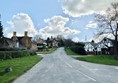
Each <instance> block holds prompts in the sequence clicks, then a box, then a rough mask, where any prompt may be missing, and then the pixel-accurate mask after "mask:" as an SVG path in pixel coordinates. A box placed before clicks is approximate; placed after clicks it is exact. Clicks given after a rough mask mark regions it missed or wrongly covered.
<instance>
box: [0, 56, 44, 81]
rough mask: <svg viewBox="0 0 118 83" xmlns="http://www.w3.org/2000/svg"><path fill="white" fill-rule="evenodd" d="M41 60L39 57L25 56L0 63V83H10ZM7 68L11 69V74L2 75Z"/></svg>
mask: <svg viewBox="0 0 118 83" xmlns="http://www.w3.org/2000/svg"><path fill="white" fill-rule="evenodd" d="M41 59H42V58H41V57H39V56H26V57H22V58H15V59H11V60H4V61H0V83H11V82H12V81H13V80H14V79H16V78H17V77H18V76H20V75H21V74H23V73H24V72H26V71H27V70H29V69H30V68H31V67H32V66H34V65H35V64H36V63H37V62H39V61H40V60H41ZM8 66H11V67H12V68H13V71H12V72H9V73H3V72H4V69H5V68H6V67H8Z"/></svg>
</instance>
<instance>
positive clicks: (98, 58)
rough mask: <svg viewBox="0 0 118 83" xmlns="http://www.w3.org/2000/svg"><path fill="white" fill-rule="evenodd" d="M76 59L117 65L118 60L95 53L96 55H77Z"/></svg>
mask: <svg viewBox="0 0 118 83" xmlns="http://www.w3.org/2000/svg"><path fill="white" fill-rule="evenodd" d="M76 59H78V60H81V61H87V62H92V63H98V64H105V65H114V66H118V60H115V59H113V58H112V57H111V56H105V55H97V56H86V57H77V58H76Z"/></svg>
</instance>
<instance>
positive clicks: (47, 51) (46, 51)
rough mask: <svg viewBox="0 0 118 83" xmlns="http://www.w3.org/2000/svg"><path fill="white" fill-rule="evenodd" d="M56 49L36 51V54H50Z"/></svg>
mask: <svg viewBox="0 0 118 83" xmlns="http://www.w3.org/2000/svg"><path fill="white" fill-rule="evenodd" d="M56 49H57V48H48V49H47V50H43V51H37V52H36V53H37V54H50V53H52V52H54V51H55V50H56Z"/></svg>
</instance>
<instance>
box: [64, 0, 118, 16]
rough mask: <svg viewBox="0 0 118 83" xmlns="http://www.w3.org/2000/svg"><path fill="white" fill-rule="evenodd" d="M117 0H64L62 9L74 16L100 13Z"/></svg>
mask: <svg viewBox="0 0 118 83" xmlns="http://www.w3.org/2000/svg"><path fill="white" fill-rule="evenodd" d="M112 2H116V0H63V1H62V9H63V12H64V13H65V14H68V15H69V16H72V17H79V16H82V15H89V14H93V13H98V12H99V13H100V12H103V11H104V10H106V8H107V7H109V6H110V4H111V3H112Z"/></svg>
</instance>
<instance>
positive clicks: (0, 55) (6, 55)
mask: <svg viewBox="0 0 118 83" xmlns="http://www.w3.org/2000/svg"><path fill="white" fill-rule="evenodd" d="M28 55H30V54H29V52H27V51H23V50H22V51H21V50H20V51H0V60H6V59H11V58H18V57H23V56H28Z"/></svg>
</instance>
